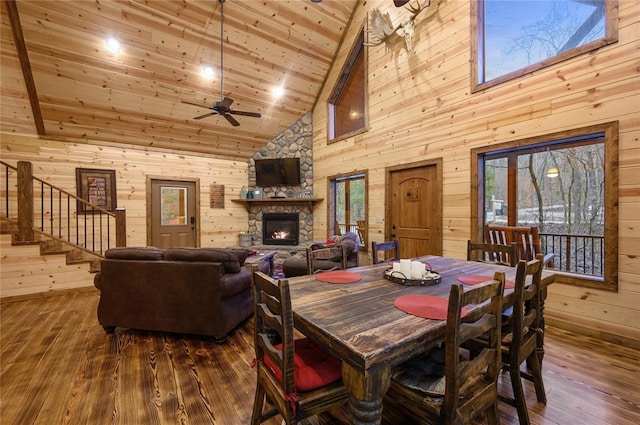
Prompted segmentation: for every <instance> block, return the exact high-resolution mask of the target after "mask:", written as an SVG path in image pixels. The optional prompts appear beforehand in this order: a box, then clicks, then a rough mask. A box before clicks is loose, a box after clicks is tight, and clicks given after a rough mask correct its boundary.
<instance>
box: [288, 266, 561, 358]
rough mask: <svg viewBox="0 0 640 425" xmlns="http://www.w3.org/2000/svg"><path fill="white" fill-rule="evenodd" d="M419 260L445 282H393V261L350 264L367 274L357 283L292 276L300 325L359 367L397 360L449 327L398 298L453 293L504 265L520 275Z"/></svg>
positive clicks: (547, 277) (546, 275)
mask: <svg viewBox="0 0 640 425" xmlns="http://www.w3.org/2000/svg"><path fill="white" fill-rule="evenodd" d="M418 260H420V261H422V262H426V263H429V264H430V266H431V268H432V270H433V271H435V272H437V273H438V274H440V275H441V277H442V281H441V283H439V284H437V285H432V286H406V285H402V284H399V283H394V282H391V281H389V280H387V279H385V278H384V276H383V273H384V271H385V270H386V269H388V268H389V267H390V265H389V264H378V265H371V266H361V267H355V268H350V269H348V271H349V272H353V273H357V274H358V275H360V276H361V279H360V280H359V281H358V282H355V283H346V284H332V283H325V282H320V281H318V280H317V279H316V278H315V276H314V275H308V276H299V277H295V278H290V279H289V283H290V291H291V299H292V307H293V311H294V322H295V327H296V328H297V329H299V330H300V331H301V332H303V333H305V334H306V335H307V336H309V337H311V338H312V339H314V340H316V341H317V342H318V343H319V344H320V345H322V346H324V347H325V349H327V350H328V351H330V352H331V353H332V354H333V355H334V356H336V357H339V358H340V359H342V360H343V361H346V362H348V363H349V364H351V365H352V366H353V367H354V368H357V369H360V370H363V371H364V370H369V369H372V368H375V367H376V366H377V365H381V364H384V365H385V366H388V365H389V364H392V365H396V364H399V363H401V362H402V361H404V360H406V359H408V358H411V357H413V356H414V355H416V354H418V353H420V352H423V351H425V350H426V349H428V348H430V346H432V345H434V344H435V343H438V342H440V341H442V339H443V338H444V332H445V321H444V320H431V319H425V318H422V317H417V316H413V315H411V314H408V313H405V312H404V311H402V310H400V309H399V308H397V307H396V306H395V305H394V300H395V299H396V298H398V297H400V296H403V295H409V294H424V295H432V296H438V297H442V298H448V295H449V290H450V288H451V285H452V284H453V283H454V282H458V280H457V278H458V277H459V276H461V275H486V276H487V280H491V279H492V278H493V275H494V272H496V271H503V272H505V274H506V279H507V280H512V281H513V280H515V268H514V267H507V266H499V265H495V264H486V263H480V262H474V261H466V260H459V259H454V258H447V257H438V256H425V257H421V258H419V259H418ZM553 278H554V277H553V273H552V272H548V271H544V272H543V277H542V285H543V286H547V285H549V284H551V283H552V282H553ZM458 283H459V282H458ZM464 286H467V285H464ZM512 292H513V289H506V290H505V299H504V304H505V305H510V304H511V302H512V301H511V298H512V296H511V294H512Z"/></svg>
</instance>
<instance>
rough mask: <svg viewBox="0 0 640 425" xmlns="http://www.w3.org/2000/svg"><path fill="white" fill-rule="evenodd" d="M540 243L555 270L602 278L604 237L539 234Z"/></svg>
mask: <svg viewBox="0 0 640 425" xmlns="http://www.w3.org/2000/svg"><path fill="white" fill-rule="evenodd" d="M540 243H541V245H542V249H543V251H544V252H547V253H549V252H553V253H554V254H555V257H554V268H555V269H556V270H559V271H566V272H570V273H578V274H585V275H592V276H604V236H593V235H568V234H552V233H540Z"/></svg>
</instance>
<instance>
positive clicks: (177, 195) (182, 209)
mask: <svg viewBox="0 0 640 425" xmlns="http://www.w3.org/2000/svg"><path fill="white" fill-rule="evenodd" d="M160 212H161V216H162V218H161V224H162V225H163V226H172V225H183V224H187V222H186V220H185V217H186V216H187V188H186V187H161V188H160Z"/></svg>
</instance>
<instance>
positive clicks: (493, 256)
mask: <svg viewBox="0 0 640 425" xmlns="http://www.w3.org/2000/svg"><path fill="white" fill-rule="evenodd" d="M467 260H469V261H480V262H483V263H495V264H501V265H504V266H511V267H515V265H516V263H517V262H518V249H517V245H516V244H515V242H514V243H511V244H509V245H500V244H493V243H486V242H473V241H471V240H468V241H467Z"/></svg>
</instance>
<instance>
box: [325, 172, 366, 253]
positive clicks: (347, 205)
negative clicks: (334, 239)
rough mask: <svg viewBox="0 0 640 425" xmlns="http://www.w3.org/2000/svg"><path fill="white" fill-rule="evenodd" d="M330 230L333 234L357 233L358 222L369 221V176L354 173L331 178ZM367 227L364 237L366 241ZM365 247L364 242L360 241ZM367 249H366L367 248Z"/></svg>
mask: <svg viewBox="0 0 640 425" xmlns="http://www.w3.org/2000/svg"><path fill="white" fill-rule="evenodd" d="M329 181H330V184H329V191H330V193H329V199H330V208H329V223H330V225H329V228H330V233H331V234H337V233H338V232H337V231H336V227H338V228H339V230H340V232H339V233H341V234H344V233H346V232H353V233H357V231H356V228H357V227H358V221H359V220H364V221H365V222H366V219H367V176H366V173H354V174H350V175H344V176H334V177H330V178H329ZM366 231H367V229H366V226H365V228H364V234H363V237H364V239H365V240H366V239H367V237H366ZM359 242H360V244H361V245H363V242H364V241H362V240H360V241H359ZM365 248H366V247H365Z"/></svg>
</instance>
